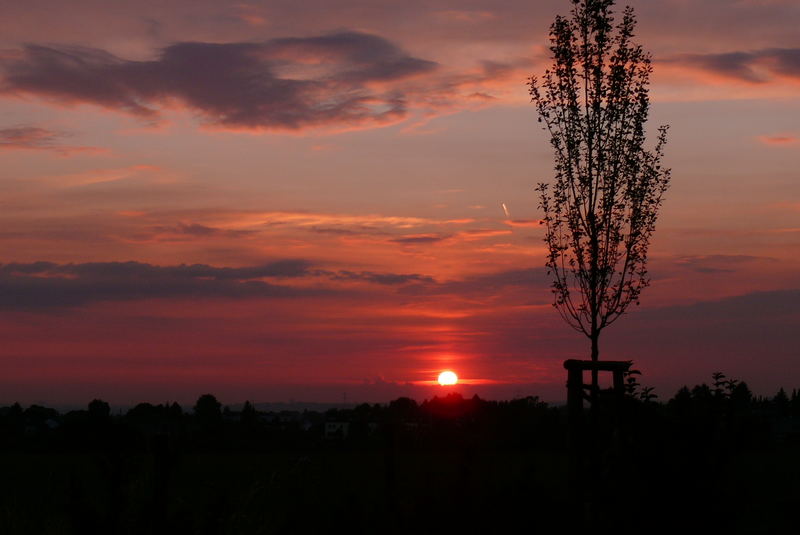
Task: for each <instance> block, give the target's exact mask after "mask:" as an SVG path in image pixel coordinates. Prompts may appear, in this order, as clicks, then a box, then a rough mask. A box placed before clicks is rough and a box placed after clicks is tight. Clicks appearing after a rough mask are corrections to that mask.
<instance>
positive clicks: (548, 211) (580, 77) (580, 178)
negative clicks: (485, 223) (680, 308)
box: [529, 0, 670, 360]
mask: <svg viewBox="0 0 800 535" xmlns="http://www.w3.org/2000/svg"><path fill="white" fill-rule="evenodd" d="M571 1H572V4H573V7H572V11H571V16H570V17H569V18H567V17H562V16H558V17H556V19H555V22H554V23H553V24H552V26H551V27H550V42H551V46H550V51H551V53H552V56H551V59H552V66H551V68H549V69H547V70H546V71H545V72H544V75H543V76H541V77H540V78H537V77H532V78H531V79H530V81H529V87H530V94H531V99H532V101H533V103H534V104H535V105H536V108H537V111H538V115H539V122H541V123H543V125H544V128H545V129H546V130H547V131H549V134H550V143H551V145H552V147H553V150H554V153H555V177H554V180H553V181H552V184H544V183H543V184H539V186H538V188H537V189H538V191H539V196H540V197H539V200H540V208H541V209H542V210H543V212H544V218H543V224H544V225H545V227H546V232H545V242H546V244H547V247H548V251H549V253H548V256H547V262H546V265H547V268H548V272H549V274H550V275H551V276H553V286H552V289H553V293H554V306H555V307H556V308H557V309H558V311H559V312H560V313H561V316H562V317H563V318H564V320H565V321H566V322H567V323H568V324H569V325H570V326H571V327H573V328H574V329H576V330H578V331H580V332H582V333H584V334H585V335H586V336H587V337H589V338H590V339H591V340H592V359H593V360H597V356H598V350H597V338H598V337H599V334H600V331H601V330H602V329H603V328H605V327H607V326H608V325H610V324H611V323H613V322H614V321H615V320H616V319H617V318H619V316H620V315H622V314H623V313H624V311H625V309H626V308H627V306H628V305H629V304H630V303H631V302H636V303H637V304H638V300H639V294H640V293H641V291H642V289H644V288H645V287H646V286H647V285H648V284H649V277H648V275H647V252H648V247H649V245H650V237H651V235H652V233H653V231H654V229H655V224H656V219H657V216H658V209H659V207H660V206H661V204H662V199H663V194H664V192H665V191H666V190H667V187H668V185H669V179H670V171H669V169H666V168H664V167H663V166H662V165H661V159H662V156H663V149H664V145H665V143H666V139H667V138H666V134H667V127H666V126H661V127H659V129H658V135H657V140H656V143H655V147H654V148H653V149H652V150H648V149H647V148H646V147H645V141H646V131H645V123H646V122H647V119H648V113H649V108H650V100H649V93H648V84H649V81H650V75H651V73H652V65H651V56H650V54H649V53H648V52H646V51H645V50H644V49H643V48H642V47H641V45H638V44H635V43H634V42H633V37H634V27H635V25H636V19H635V17H634V13H633V10H632V9H631V8H630V7H627V8H625V10H624V11H623V14H622V19H621V21H619V23H617V24H616V25H615V21H614V15H613V11H612V8H613V5H614V0H571Z"/></svg>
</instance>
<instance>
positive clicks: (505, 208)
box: [500, 202, 511, 219]
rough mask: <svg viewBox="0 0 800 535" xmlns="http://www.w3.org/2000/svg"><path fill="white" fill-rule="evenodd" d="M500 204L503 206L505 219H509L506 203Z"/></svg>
mask: <svg viewBox="0 0 800 535" xmlns="http://www.w3.org/2000/svg"><path fill="white" fill-rule="evenodd" d="M500 206H502V207H503V212H505V214H506V219H511V215H510V214H509V213H508V207H507V206H506V203H504V202H501V203H500Z"/></svg>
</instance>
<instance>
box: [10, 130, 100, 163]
mask: <svg viewBox="0 0 800 535" xmlns="http://www.w3.org/2000/svg"><path fill="white" fill-rule="evenodd" d="M65 137H67V136H66V134H64V133H62V132H55V131H53V130H48V129H46V128H40V127H37V126H14V127H10V128H3V129H0V150H39V151H51V152H55V153H57V154H59V155H60V156H71V155H73V154H77V153H90V154H92V153H94V154H97V153H103V152H107V150H106V149H102V148H100V147H86V146H77V145H67V144H64V143H62V140H63V138H65Z"/></svg>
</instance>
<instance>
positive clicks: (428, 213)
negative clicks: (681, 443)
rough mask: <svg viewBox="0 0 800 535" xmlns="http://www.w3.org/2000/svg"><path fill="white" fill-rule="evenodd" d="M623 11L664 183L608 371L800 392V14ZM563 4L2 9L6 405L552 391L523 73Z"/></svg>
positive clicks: (544, 153) (610, 344)
mask: <svg viewBox="0 0 800 535" xmlns="http://www.w3.org/2000/svg"><path fill="white" fill-rule="evenodd" d="M631 5H633V7H634V8H635V9H636V13H637V15H638V18H639V26H638V28H639V34H638V37H637V39H638V40H639V42H640V43H642V44H643V45H644V46H645V47H646V48H647V49H649V50H650V51H651V52H652V53H653V58H654V68H655V74H654V76H653V80H652V86H651V89H652V93H651V94H652V110H651V120H650V122H649V123H648V124H649V125H650V131H655V128H656V127H657V126H658V125H660V124H669V125H670V126H671V128H670V138H669V143H668V145H667V148H666V157H665V162H666V164H667V165H668V166H670V167H671V168H672V169H673V179H672V185H671V188H670V190H669V192H668V195H667V198H666V201H665V203H664V206H663V209H662V212H661V216H660V219H659V223H658V225H657V229H656V232H655V235H654V240H653V243H652V247H651V251H650V256H651V260H650V271H651V274H652V285H651V287H650V288H648V289H646V290H645V292H644V293H643V295H642V304H641V306H639V307H635V308H631V309H630V311H629V314H628V315H627V317H625V318H622V319H620V321H619V322H617V323H615V324H614V325H613V326H612V327H610V328H609V329H608V330H606V331H604V333H603V335H602V337H601V340H600V351H601V353H600V357H601V359H615V360H630V359H632V360H634V361H635V367H637V368H638V369H640V370H642V372H643V374H644V375H643V377H642V379H641V381H642V382H643V383H645V384H648V385H653V386H655V387H656V393H658V394H659V395H660V398H661V399H667V398H669V397H670V396H671V395H672V394H673V393H674V391H675V390H676V389H677V388H678V387H680V386H681V385H683V384H690V385H693V384H696V383H699V382H702V381H709V380H710V375H711V373H712V372H715V371H723V372H725V373H726V374H727V375H729V376H732V377H737V378H741V379H744V380H746V381H747V382H748V383H749V384H750V386H751V388H752V389H753V390H754V391H755V392H756V393H758V394H773V393H774V392H775V390H777V388H778V387H780V386H783V387H785V388H793V387H800V349H798V348H800V343H798V335H800V328H798V327H799V326H800V304H799V303H800V32H798V27H800V2H797V0H704V1H702V2H698V1H690V0H639V1H635V2H632V4H631ZM568 9H569V2H568V1H567V0H539V1H534V0H526V1H517V0H512V1H494V0H473V1H461V2H457V1H452V0H451V1H441V0H427V1H424V2H418V1H415V0H407V1H404V2H396V1H392V2H388V1H376V0H354V1H330V0H307V1H291V2H290V1H265V2H221V1H217V0H213V1H212V0H191V1H189V0H175V1H170V2H163V1H149V0H138V1H136V2H134V1H127V2H123V1H120V2H108V1H105V0H96V1H88V0H87V1H72V2H63V1H55V0H53V1H39V0H27V1H25V2H2V3H0V208H2V209H0V262H1V263H2V265H0V403H2V404H5V403H10V402H14V401H20V402H23V403H31V402H42V403H48V404H59V403H61V404H67V403H85V402H86V401H88V400H90V399H92V398H94V397H101V398H103V399H106V400H108V401H111V402H112V403H117V404H127V403H132V402H138V401H143V400H148V401H153V402H162V401H167V400H178V401H180V402H190V401H192V400H194V399H196V398H197V396H198V395H199V394H202V393H204V392H213V393H215V394H216V395H217V396H218V397H219V398H220V400H221V401H223V403H237V402H241V401H243V400H245V399H251V400H254V401H286V400H289V399H295V400H306V401H341V400H342V399H344V398H345V396H346V399H347V401H348V402H351V401H352V402H360V401H386V400H389V399H392V398H395V397H397V396H400V395H410V396H412V397H416V398H417V399H422V398H424V397H430V396H431V395H433V394H436V393H438V392H440V391H441V390H442V387H439V386H433V383H434V381H435V379H436V376H437V375H438V373H439V372H440V371H441V370H444V369H452V370H454V371H456V372H457V373H458V374H459V376H460V377H461V378H462V379H463V382H462V384H461V385H459V387H458V390H459V391H460V392H462V393H464V394H466V395H472V394H473V393H478V394H479V395H481V396H482V397H487V398H492V399H501V398H510V397H512V396H524V395H540V396H542V397H543V398H544V399H546V400H548V401H558V400H562V399H564V398H565V395H564V382H565V378H566V377H565V371H564V369H563V367H562V362H563V361H564V360H565V359H567V358H588V351H589V345H588V341H587V339H585V338H584V337H583V336H582V335H580V334H579V333H576V332H575V331H572V330H571V329H569V327H567V326H566V324H564V323H563V321H562V320H561V319H560V317H559V316H558V314H557V312H556V311H555V310H554V309H553V308H552V306H551V304H550V303H551V302H552V297H551V293H550V290H549V285H550V281H549V279H548V278H547V276H546V274H545V271H544V268H543V264H544V255H545V249H544V244H543V243H542V235H543V231H542V228H541V227H540V226H539V224H538V220H539V219H540V218H541V216H542V214H541V213H540V212H539V210H538V208H537V197H536V192H535V191H534V189H533V187H534V185H535V184H536V183H538V182H542V181H547V180H549V179H550V177H551V176H552V165H553V163H552V154H551V150H550V146H549V144H548V140H547V138H546V137H545V134H544V132H543V131H542V130H541V128H540V125H539V124H538V123H537V122H536V112H535V109H534V107H533V105H531V104H530V102H529V97H528V94H527V88H526V85H525V82H526V79H527V77H528V76H530V75H531V74H537V73H541V72H542V71H543V70H544V68H545V67H546V66H547V64H548V51H547V48H546V47H547V44H548V41H547V31H548V27H549V25H550V23H551V22H552V20H553V17H554V16H555V15H556V14H558V13H564V14H565V13H566V12H567V11H568ZM620 9H621V7H620ZM503 203H504V204H505V205H506V207H507V210H508V215H507V214H506V213H505V212H504V209H503V206H502V205H503Z"/></svg>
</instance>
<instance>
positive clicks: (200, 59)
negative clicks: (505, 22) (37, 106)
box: [2, 32, 437, 130]
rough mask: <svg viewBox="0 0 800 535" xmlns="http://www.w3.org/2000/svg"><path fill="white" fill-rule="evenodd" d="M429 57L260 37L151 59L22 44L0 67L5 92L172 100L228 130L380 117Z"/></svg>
mask: <svg viewBox="0 0 800 535" xmlns="http://www.w3.org/2000/svg"><path fill="white" fill-rule="evenodd" d="M436 68H437V65H436V63H434V62H431V61H427V60H423V59H419V58H415V57H412V56H410V55H408V54H407V53H405V52H404V51H403V50H401V49H400V48H398V47H397V46H395V45H394V44H392V43H390V42H389V41H387V40H385V39H383V38H381V37H378V36H375V35H370V34H365V33H358V32H341V33H336V34H331V35H324V36H319V37H308V38H290V39H274V40H270V41H266V42H263V43H225V44H216V43H200V42H188V43H178V44H174V45H171V46H168V47H166V48H165V49H163V50H162V51H161V53H160V55H159V57H158V58H157V59H155V60H152V61H130V60H125V59H122V58H119V57H116V56H114V55H112V54H110V53H108V52H106V51H104V50H99V49H94V48H86V47H74V46H70V47H68V46H60V47H53V46H40V45H27V46H26V47H25V48H24V49H23V50H22V51H21V57H18V58H14V59H12V60H7V61H6V62H5V64H4V71H5V76H4V81H3V85H2V90H3V91H4V92H6V93H20V94H26V93H27V94H35V95H39V96H44V97H49V98H53V99H55V100H58V101H65V102H86V103H92V104H96V105H99V106H103V107H106V108H109V109H114V110H119V111H125V112H127V113H131V114H134V115H137V116H140V117H143V118H145V119H148V120H152V121H157V120H158V118H159V115H160V113H159V110H160V109H161V108H162V107H165V106H169V105H171V104H172V103H175V102H178V103H180V104H181V105H183V106H186V107H188V108H190V109H192V110H194V111H196V112H198V113H199V114H200V115H201V116H202V117H203V118H204V119H205V121H206V122H208V123H210V124H213V125H217V126H222V127H230V128H245V129H289V130H296V129H301V128H306V127H318V126H337V127H346V126H360V125H365V124H366V125H369V124H384V123H388V122H393V121H397V120H399V119H402V118H403V117H404V116H405V115H406V114H407V104H406V100H407V99H406V95H405V94H404V91H403V88H402V87H401V84H398V82H400V81H402V80H405V79H408V78H410V77H413V76H417V75H420V74H424V73H428V72H431V71H433V70H435V69H436Z"/></svg>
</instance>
